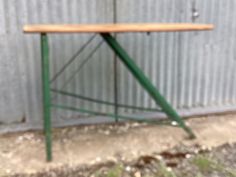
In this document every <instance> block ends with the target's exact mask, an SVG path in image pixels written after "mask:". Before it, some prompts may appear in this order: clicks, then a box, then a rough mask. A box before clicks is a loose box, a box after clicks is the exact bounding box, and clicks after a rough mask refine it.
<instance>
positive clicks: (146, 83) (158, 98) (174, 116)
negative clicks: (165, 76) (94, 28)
mask: <svg viewBox="0 0 236 177" xmlns="http://www.w3.org/2000/svg"><path fill="white" fill-rule="evenodd" d="M100 35H101V36H102V38H103V39H104V40H105V41H106V43H107V44H108V45H109V46H110V47H111V49H112V50H113V51H114V52H115V53H116V54H117V56H118V57H119V58H120V59H121V60H122V62H123V63H124V64H125V66H126V67H127V68H128V69H129V71H130V72H131V73H132V74H133V76H134V77H135V78H136V79H137V80H138V82H139V83H140V84H141V85H142V86H143V88H144V89H145V90H146V91H147V92H148V93H149V95H150V96H151V97H152V98H153V99H154V100H155V102H156V104H157V105H159V106H160V107H161V108H162V110H163V112H164V113H166V114H167V116H168V117H169V118H170V119H171V120H174V121H176V122H177V123H178V124H179V126H180V127H182V128H183V129H184V130H185V131H186V132H187V133H188V134H189V136H190V138H195V135H194V133H193V132H192V130H191V128H189V127H188V126H187V125H186V124H185V123H184V121H183V120H182V118H181V117H180V116H179V115H178V113H177V112H176V111H175V110H174V108H172V107H171V105H170V104H169V103H168V102H167V101H166V99H165V98H164V97H163V96H162V95H161V94H160V93H159V91H158V90H157V89H156V88H155V86H154V85H153V84H152V83H151V81H150V80H149V79H148V78H147V77H146V76H145V75H144V73H143V71H142V70H141V69H140V68H139V67H138V66H137V65H136V63H135V62H134V61H133V60H132V59H131V58H130V56H129V55H128V54H127V53H126V51H125V50H124V49H123V48H122V47H121V46H120V44H119V43H118V42H117V41H116V39H115V38H114V37H112V36H111V34H109V33H100Z"/></svg>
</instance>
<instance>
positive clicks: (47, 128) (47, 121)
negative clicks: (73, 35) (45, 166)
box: [41, 33, 52, 161]
mask: <svg viewBox="0 0 236 177" xmlns="http://www.w3.org/2000/svg"><path fill="white" fill-rule="evenodd" d="M41 57H42V62H41V63H42V86H43V89H42V91H43V117H44V133H45V142H46V144H45V146H46V158H47V161H51V160H52V140H51V97H50V76H49V70H50V67H49V45H48V37H47V34H45V33H42V34H41Z"/></svg>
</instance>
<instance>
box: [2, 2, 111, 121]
mask: <svg viewBox="0 0 236 177" xmlns="http://www.w3.org/2000/svg"><path fill="white" fill-rule="evenodd" d="M0 8H1V12H0V14H1V15H0V16H1V17H0V22H1V24H0V26H1V31H0V33H1V34H0V35H1V41H0V45H1V49H0V50H1V54H0V60H1V77H0V83H1V88H0V95H1V97H0V98H1V99H0V105H1V107H0V113H1V114H0V115H1V116H0V121H1V122H3V123H15V122H17V121H23V120H22V118H24V117H26V121H27V122H32V123H37V122H38V121H41V120H42V105H41V101H42V100H41V74H40V72H41V71H40V67H41V62H40V47H39V45H40V43H39V36H38V35H29V34H27V35H26V34H23V33H22V27H23V25H24V24H37V23H45V24H46V23H108V22H112V21H113V4H112V2H111V1H110V0H105V1H96V0H79V1H78V0H70V1H68V0H52V1H51V0H42V1H36V0H9V1H4V0H0ZM49 37H50V47H51V48H50V54H51V67H52V73H51V76H53V75H54V74H55V73H56V72H58V71H59V69H60V68H61V67H62V66H63V65H64V64H65V63H66V62H67V61H68V60H69V59H70V58H71V57H72V56H73V55H74V54H75V53H76V52H77V50H78V49H79V48H80V47H81V46H82V45H84V43H86V42H87V41H88V40H89V39H90V38H91V35H86V34H85V35H76V34H74V35H60V36H59V35H50V36H49ZM100 40H101V39H100V38H99V37H96V38H95V40H93V42H92V43H90V45H89V46H88V48H87V49H85V50H84V51H83V52H82V53H81V55H80V56H79V57H78V58H77V59H76V60H75V61H74V62H73V63H72V65H71V66H70V67H68V68H67V69H66V70H65V72H64V73H63V74H62V75H61V76H60V78H58V80H56V81H55V83H54V84H53V87H54V88H57V89H60V88H61V87H62V85H63V83H65V81H66V80H67V79H68V78H69V77H70V74H71V72H73V71H74V70H76V69H77V68H78V66H79V65H80V63H81V62H82V61H83V60H84V59H86V57H87V56H88V55H89V54H90V52H91V50H93V49H94V48H96V46H97V45H98V43H99V41H100ZM112 58H113V54H112V53H111V52H110V51H109V50H108V48H107V47H106V46H105V45H104V44H103V45H102V46H101V47H100V48H99V50H97V51H96V52H95V53H94V54H93V56H92V58H91V59H90V60H89V61H88V63H87V64H86V65H85V66H84V68H83V69H82V70H81V71H80V73H77V74H76V75H75V76H74V77H73V79H72V82H70V83H69V84H67V85H66V87H65V88H64V90H66V91H72V90H73V91H74V92H75V93H82V94H83V95H85V96H91V97H94V98H99V99H106V100H108V101H111V100H113V75H112V73H113V72H112V70H113V60H112ZM53 97H54V95H53ZM56 101H57V102H59V103H60V102H63V103H66V104H68V105H73V106H78V107H84V108H87V107H89V108H90V109H92V110H102V111H113V108H110V107H104V106H101V105H97V104H91V103H87V102H81V101H80V102H79V101H74V99H71V98H66V97H62V96H57V97H56ZM8 102H9V103H8ZM74 115H75V114H74V113H71V112H64V111H63V112H62V111H57V114H55V116H53V117H54V118H55V121H66V120H60V119H64V118H65V117H71V116H74Z"/></svg>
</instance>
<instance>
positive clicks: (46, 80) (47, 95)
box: [41, 33, 195, 161]
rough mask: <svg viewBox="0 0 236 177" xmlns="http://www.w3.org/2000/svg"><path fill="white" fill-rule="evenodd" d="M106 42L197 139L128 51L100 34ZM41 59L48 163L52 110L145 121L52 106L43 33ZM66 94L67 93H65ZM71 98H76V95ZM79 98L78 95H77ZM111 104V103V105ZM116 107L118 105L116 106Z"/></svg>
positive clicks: (163, 107)
mask: <svg viewBox="0 0 236 177" xmlns="http://www.w3.org/2000/svg"><path fill="white" fill-rule="evenodd" d="M100 35H101V36H102V38H103V39H104V41H105V42H106V43H107V44H108V45H109V46H110V48H111V49H112V50H113V51H114V52H115V54H116V55H117V56H118V57H119V58H120V59H121V60H122V62H123V63H124V64H125V66H126V67H127V68H128V69H129V71H130V72H131V73H132V74H133V76H134V77H135V78H136V79H137V80H138V82H139V83H140V84H141V85H142V86H143V88H144V89H145V90H146V91H147V92H148V93H149V95H150V96H151V97H152V98H153V99H154V100H155V102H156V104H157V105H159V106H160V107H161V109H162V111H163V112H165V113H166V114H167V116H168V117H169V118H170V119H171V120H174V121H176V122H177V123H178V124H179V126H180V127H182V128H183V129H184V130H185V131H186V132H187V133H188V134H189V136H190V138H195V135H194V133H193V132H192V130H191V129H190V128H189V127H188V126H186V124H185V123H184V121H183V120H182V119H181V117H180V116H179V115H178V113H177V112H176V111H175V110H174V109H173V108H172V107H171V106H170V104H169V103H168V102H167V101H166V100H165V98H164V97H163V96H162V95H161V94H160V93H159V91H158V90H157V89H156V88H155V86H154V85H153V84H152V83H151V81H150V80H149V79H148V78H147V77H146V76H145V75H144V73H143V71H142V70H141V69H140V68H139V67H138V66H137V65H136V64H135V62H134V61H133V60H132V59H131V58H130V56H129V55H128V54H127V53H126V51H125V50H124V49H123V48H122V47H121V46H120V45H119V43H118V42H117V41H116V39H115V38H114V37H112V36H111V34H109V33H101V34H100ZM41 57H42V92H43V117H44V133H45V146H46V159H47V161H52V140H51V108H52V107H54V108H60V109H69V110H73V111H80V112H86V113H91V114H93V115H94V114H100V115H106V116H111V117H115V119H116V120H117V119H118V118H121V119H128V120H135V121H144V120H141V119H135V118H132V117H127V116H120V115H117V114H116V112H115V114H108V113H97V112H92V111H88V110H84V109H78V108H73V107H68V106H63V105H55V104H51V96H50V76H49V73H50V67H49V44H48V37H47V34H45V33H41ZM64 94H65V93H64ZM71 96H76V95H75V94H73V95H71ZM77 96H78V95H77ZM109 104H110V103H109ZM115 105H116V104H115ZM146 122H150V123H151V122H152V123H153V121H146Z"/></svg>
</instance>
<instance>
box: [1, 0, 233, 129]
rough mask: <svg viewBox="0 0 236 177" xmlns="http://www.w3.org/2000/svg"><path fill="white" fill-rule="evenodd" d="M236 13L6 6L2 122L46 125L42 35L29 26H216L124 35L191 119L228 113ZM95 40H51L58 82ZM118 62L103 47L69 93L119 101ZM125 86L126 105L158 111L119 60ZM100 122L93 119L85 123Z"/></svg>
mask: <svg viewBox="0 0 236 177" xmlns="http://www.w3.org/2000/svg"><path fill="white" fill-rule="evenodd" d="M235 8H236V1H235V0H227V1H222V0H207V1H206V0H191V1H186V0H158V1H156V0H145V1H143V0H129V1H127V0H117V1H112V0H103V1H96V0H70V1H69V0H41V1H37V0H7V1H5V0H0V26H1V28H0V63H1V65H0V74H1V75H0V84H1V87H0V123H4V124H6V123H8V124H15V123H20V122H24V121H26V123H29V124H30V125H33V124H34V125H35V123H36V124H37V122H41V120H42V118H41V117H42V111H41V75H40V48H39V36H37V35H29V34H27V35H25V34H23V33H22V26H23V25H24V24H28V23H29V24H35V23H108V22H109V23H110V22H195V23H198V22H199V23H200V22H201V23H213V24H215V26H216V29H215V30H214V31H213V32H188V33H158V34H154V33H153V34H150V35H147V34H119V35H118V36H117V38H118V40H119V41H120V42H121V44H122V45H123V46H124V47H125V48H126V49H127V50H128V52H129V54H130V55H131V56H132V57H133V58H134V60H135V61H136V62H137V64H138V65H139V66H140V67H141V68H142V69H144V71H145V73H146V74H147V75H148V76H149V77H150V78H151V80H152V81H153V83H154V84H155V85H156V86H157V87H158V88H159V90H160V92H161V93H162V94H163V95H165V96H166V98H167V99H168V100H169V101H170V102H171V103H172V104H173V105H174V106H175V107H176V108H178V110H179V111H181V110H188V111H190V114H191V110H196V109H197V110H199V108H200V109H204V110H209V111H212V110H213V109H220V110H222V111H224V110H228V109H227V108H228V107H230V106H231V107H236V70H235V68H236V60H235V59H236V58H235V57H236V55H235V54H236V53H235V51H236V50H235V47H236V45H235V39H236V30H235V29H236V23H235V22H234V20H232V19H234V18H235V17H236V14H235ZM194 14H195V15H196V16H195V18H193V16H194ZM198 14H199V16H198ZM90 38H91V35H85V34H84V35H76V34H73V35H60V36H59V35H50V46H51V48H50V50H51V53H50V54H51V67H52V70H51V71H52V73H51V76H53V75H54V74H55V73H57V72H58V71H59V70H60V68H61V67H62V66H63V65H64V64H65V63H66V62H67V61H68V60H69V59H70V58H71V57H72V56H73V55H74V54H75V53H76V52H77V51H78V49H79V48H80V47H81V46H82V45H84V44H85V43H86V42H87V41H88V40H89V39H90ZM100 40H101V38H100V37H98V36H97V37H96V38H95V40H94V41H93V42H92V43H90V44H89V47H88V48H87V49H86V50H85V51H84V52H82V53H81V55H80V56H79V57H78V59H77V60H76V61H75V62H74V63H73V64H72V65H71V66H70V67H69V68H68V69H67V70H66V71H65V73H63V74H62V75H61V77H60V78H59V79H58V80H56V81H55V82H54V83H53V87H54V88H58V89H60V88H61V87H62V86H63V83H65V82H66V81H67V80H68V79H69V78H70V76H71V73H72V72H74V71H75V70H76V69H77V68H78V66H79V65H80V64H81V63H82V62H83V60H84V59H86V57H87V56H89V54H90V52H91V50H93V49H95V48H96V46H97V45H98V44H99V43H100ZM113 58H114V56H113V54H112V52H111V51H110V50H109V49H108V47H107V46H106V45H105V44H102V45H101V47H100V48H99V50H97V51H96V52H95V53H94V55H93V56H92V58H91V59H90V60H89V61H88V62H87V63H86V65H85V67H84V68H83V69H82V70H81V71H80V73H78V74H76V75H75V77H73V80H72V82H71V83H70V84H69V85H67V86H66V87H65V90H67V91H71V92H75V93H78V94H83V95H85V96H90V97H94V98H98V99H103V100H107V101H113V100H114V88H113V84H114V80H113V77H114V75H113V74H114V73H113V64H114V63H113V62H114V60H113ZM118 80H119V87H118V90H119V93H118V99H119V102H120V103H126V104H131V105H136V106H146V107H153V108H155V107H156V105H155V103H154V102H153V101H152V100H151V99H150V97H149V96H148V95H147V94H146V93H145V92H144V91H143V89H142V88H141V87H140V86H139V84H138V83H137V82H136V81H135V80H134V79H133V77H132V76H131V75H130V74H129V73H128V72H127V70H126V68H124V67H123V64H121V63H119V61H118ZM53 97H54V95H53ZM55 100H56V101H57V102H61V103H62V102H63V103H66V104H68V105H73V106H78V107H83V108H88V109H92V110H100V111H105V112H113V111H114V110H113V108H112V107H106V106H101V105H97V104H93V103H88V102H85V101H78V100H74V99H71V98H68V97H63V96H56V97H55ZM119 111H120V112H121V113H133V112H131V111H130V110H126V109H120V110H119ZM53 117H54V121H55V122H56V123H58V122H60V124H61V125H66V124H68V121H71V122H73V121H74V120H75V119H73V118H77V117H78V116H77V114H75V113H72V112H65V111H56V112H55V114H54V116H53ZM68 118H70V119H69V120H68ZM94 120H95V119H93V118H90V119H88V118H85V119H84V120H83V121H82V123H85V122H93V121H94ZM99 121H100V120H98V122H99ZM40 125H41V124H40ZM31 127H32V126H31Z"/></svg>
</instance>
